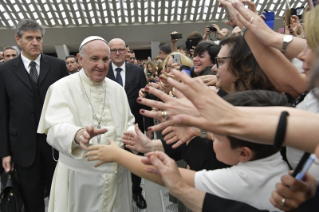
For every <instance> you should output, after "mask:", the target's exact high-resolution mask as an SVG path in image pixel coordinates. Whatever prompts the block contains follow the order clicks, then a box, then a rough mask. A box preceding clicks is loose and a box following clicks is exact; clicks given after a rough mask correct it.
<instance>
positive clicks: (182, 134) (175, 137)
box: [162, 126, 200, 149]
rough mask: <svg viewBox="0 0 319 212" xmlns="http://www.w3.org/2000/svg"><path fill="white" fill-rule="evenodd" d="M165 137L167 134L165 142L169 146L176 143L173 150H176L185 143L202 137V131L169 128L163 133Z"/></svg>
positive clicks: (190, 128) (189, 128)
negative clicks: (199, 136)
mask: <svg viewBox="0 0 319 212" xmlns="http://www.w3.org/2000/svg"><path fill="white" fill-rule="evenodd" d="M162 134H163V135H165V134H167V135H166V136H165V137H164V140H165V141H166V143H167V144H172V143H175V142H176V143H175V144H174V145H173V146H172V148H173V149H175V148H177V147H179V146H180V145H182V144H183V143H187V142H188V141H190V140H191V139H192V138H194V137H195V136H198V135H200V129H198V128H195V127H173V126H171V127H167V128H166V129H165V130H163V132H162Z"/></svg>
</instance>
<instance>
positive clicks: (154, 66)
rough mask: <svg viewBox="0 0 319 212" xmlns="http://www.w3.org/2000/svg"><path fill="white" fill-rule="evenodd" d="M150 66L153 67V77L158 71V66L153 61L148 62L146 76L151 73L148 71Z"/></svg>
mask: <svg viewBox="0 0 319 212" xmlns="http://www.w3.org/2000/svg"><path fill="white" fill-rule="evenodd" d="M148 65H151V67H152V73H151V75H154V74H155V72H156V71H157V66H156V64H155V63H154V62H152V61H148V62H147V63H146V75H147V74H148V73H149V71H148Z"/></svg>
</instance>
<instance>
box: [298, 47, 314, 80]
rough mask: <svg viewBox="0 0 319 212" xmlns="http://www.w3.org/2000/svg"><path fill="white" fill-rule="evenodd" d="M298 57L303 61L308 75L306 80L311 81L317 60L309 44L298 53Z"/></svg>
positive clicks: (303, 66)
mask: <svg viewBox="0 0 319 212" xmlns="http://www.w3.org/2000/svg"><path fill="white" fill-rule="evenodd" d="M298 59H300V60H301V61H302V62H303V65H302V69H303V70H304V74H305V75H306V80H307V82H309V80H310V77H311V75H312V72H313V65H314V63H315V61H316V56H315V54H314V52H313V51H312V50H311V48H310V47H309V46H308V45H307V46H306V47H305V48H304V49H303V51H302V52H300V54H299V55H298Z"/></svg>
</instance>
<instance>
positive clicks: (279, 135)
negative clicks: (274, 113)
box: [274, 111, 289, 150]
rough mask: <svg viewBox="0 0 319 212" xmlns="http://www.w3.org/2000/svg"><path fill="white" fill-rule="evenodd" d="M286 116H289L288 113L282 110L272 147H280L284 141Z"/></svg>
mask: <svg viewBox="0 0 319 212" xmlns="http://www.w3.org/2000/svg"><path fill="white" fill-rule="evenodd" d="M287 116H289V113H288V112H287V111H283V112H281V114H280V118H279V123H278V126H277V131H276V136H275V141H274V147H275V148H276V149H278V150H279V149H280V148H281V147H282V144H283V143H284V140H285V136H286V130H287Z"/></svg>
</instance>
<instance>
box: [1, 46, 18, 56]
mask: <svg viewBox="0 0 319 212" xmlns="http://www.w3.org/2000/svg"><path fill="white" fill-rule="evenodd" d="M8 49H11V50H14V51H15V52H16V53H17V55H18V51H17V50H16V49H15V48H13V47H11V46H6V47H4V48H3V56H5V54H4V52H5V51H6V50H8Z"/></svg>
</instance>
